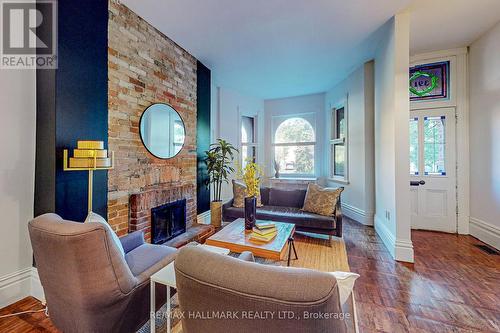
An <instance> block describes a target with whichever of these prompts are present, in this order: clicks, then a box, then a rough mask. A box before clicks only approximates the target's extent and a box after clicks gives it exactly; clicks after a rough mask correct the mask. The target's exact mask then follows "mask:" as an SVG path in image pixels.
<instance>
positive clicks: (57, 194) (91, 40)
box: [35, 0, 108, 221]
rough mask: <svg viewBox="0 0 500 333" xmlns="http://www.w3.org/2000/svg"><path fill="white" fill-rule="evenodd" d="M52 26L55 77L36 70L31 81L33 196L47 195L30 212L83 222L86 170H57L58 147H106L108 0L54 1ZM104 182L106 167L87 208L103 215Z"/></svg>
mask: <svg viewBox="0 0 500 333" xmlns="http://www.w3.org/2000/svg"><path fill="white" fill-rule="evenodd" d="M58 25H59V27H58V31H59V39H58V61H59V68H58V69H57V70H56V71H55V75H54V74H51V71H43V70H39V71H38V72H37V81H40V82H43V84H38V85H37V108H38V109H37V115H38V119H37V130H40V133H41V134H40V135H37V164H36V169H37V173H36V180H35V183H36V185H37V186H36V190H35V199H37V198H41V197H42V196H45V195H46V196H48V197H49V198H51V199H50V200H49V199H47V200H41V201H40V202H37V200H35V212H37V213H43V212H46V211H48V210H51V211H53V212H55V213H57V214H59V215H61V216H62V217H63V218H65V219H69V220H74V221H83V220H84V219H85V217H86V215H87V188H88V187H87V186H88V173H87V172H85V171H76V172H65V171H63V169H62V165H63V160H62V154H63V149H64V148H75V146H76V142H77V140H79V139H86V140H101V141H104V142H105V145H106V146H107V141H108V139H107V138H108V106H107V104H108V97H107V91H108V86H107V80H108V75H107V73H108V69H107V66H108V65H107V59H108V58H107V56H108V54H107V45H108V42H107V38H108V37H107V36H108V1H107V0H88V1H59V2H58ZM51 75H52V76H51ZM52 136H53V138H52ZM45 156H48V157H45ZM52 176H53V177H54V180H51V179H50V177H52ZM107 183H108V181H107V172H106V171H99V172H95V173H94V192H93V193H94V200H93V208H94V209H93V210H94V211H95V212H96V213H98V214H100V215H102V216H104V217H106V216H107ZM52 184H54V185H53V186H52ZM52 192H53V193H52ZM52 198H53V199H52ZM52 200H53V201H52ZM50 206H53V207H50Z"/></svg>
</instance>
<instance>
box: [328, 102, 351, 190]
mask: <svg viewBox="0 0 500 333" xmlns="http://www.w3.org/2000/svg"><path fill="white" fill-rule="evenodd" d="M342 108H343V109H344V120H345V131H346V133H345V137H343V138H338V139H337V131H338V128H337V110H340V109H342ZM330 115H331V124H330V145H329V148H330V168H329V169H330V170H329V173H330V177H329V180H331V181H334V182H337V183H342V184H349V108H348V96H346V98H345V99H344V100H343V101H341V102H340V103H338V104H337V105H336V106H335V107H333V108H332V109H331V114H330ZM338 144H344V147H345V149H344V161H345V164H344V176H339V175H335V174H334V173H335V153H334V152H335V149H334V148H335V145H338Z"/></svg>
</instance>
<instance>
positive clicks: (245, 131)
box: [241, 116, 255, 143]
mask: <svg viewBox="0 0 500 333" xmlns="http://www.w3.org/2000/svg"><path fill="white" fill-rule="evenodd" d="M254 135H255V127H254V118H253V117H246V116H243V117H241V142H242V143H254V142H255V138H254Z"/></svg>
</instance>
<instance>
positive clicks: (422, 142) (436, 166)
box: [409, 108, 457, 233]
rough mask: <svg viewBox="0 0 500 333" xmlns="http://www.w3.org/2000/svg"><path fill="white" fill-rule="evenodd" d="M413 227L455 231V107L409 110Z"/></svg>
mask: <svg viewBox="0 0 500 333" xmlns="http://www.w3.org/2000/svg"><path fill="white" fill-rule="evenodd" d="M410 115H411V117H410V121H409V126H410V201H411V202H410V207H411V225H412V229H424V230H435V231H443V232H450V233H456V232H457V187H456V181H457V179H456V166H457V165H456V136H455V133H456V117H455V108H436V109H422V110H411V111H410Z"/></svg>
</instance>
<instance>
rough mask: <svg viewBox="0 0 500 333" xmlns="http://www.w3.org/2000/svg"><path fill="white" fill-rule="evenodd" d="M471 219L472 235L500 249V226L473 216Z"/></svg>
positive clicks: (470, 228)
mask: <svg viewBox="0 0 500 333" xmlns="http://www.w3.org/2000/svg"><path fill="white" fill-rule="evenodd" d="M469 221H470V226H469V231H470V234H471V235H472V236H474V237H476V238H477V239H479V240H481V241H482V242H485V243H486V244H488V245H491V246H493V247H494V248H496V249H497V250H500V228H498V227H497V226H494V225H492V224H490V223H487V222H484V221H481V220H479V219H476V218H473V217H471V218H470V219H469Z"/></svg>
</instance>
